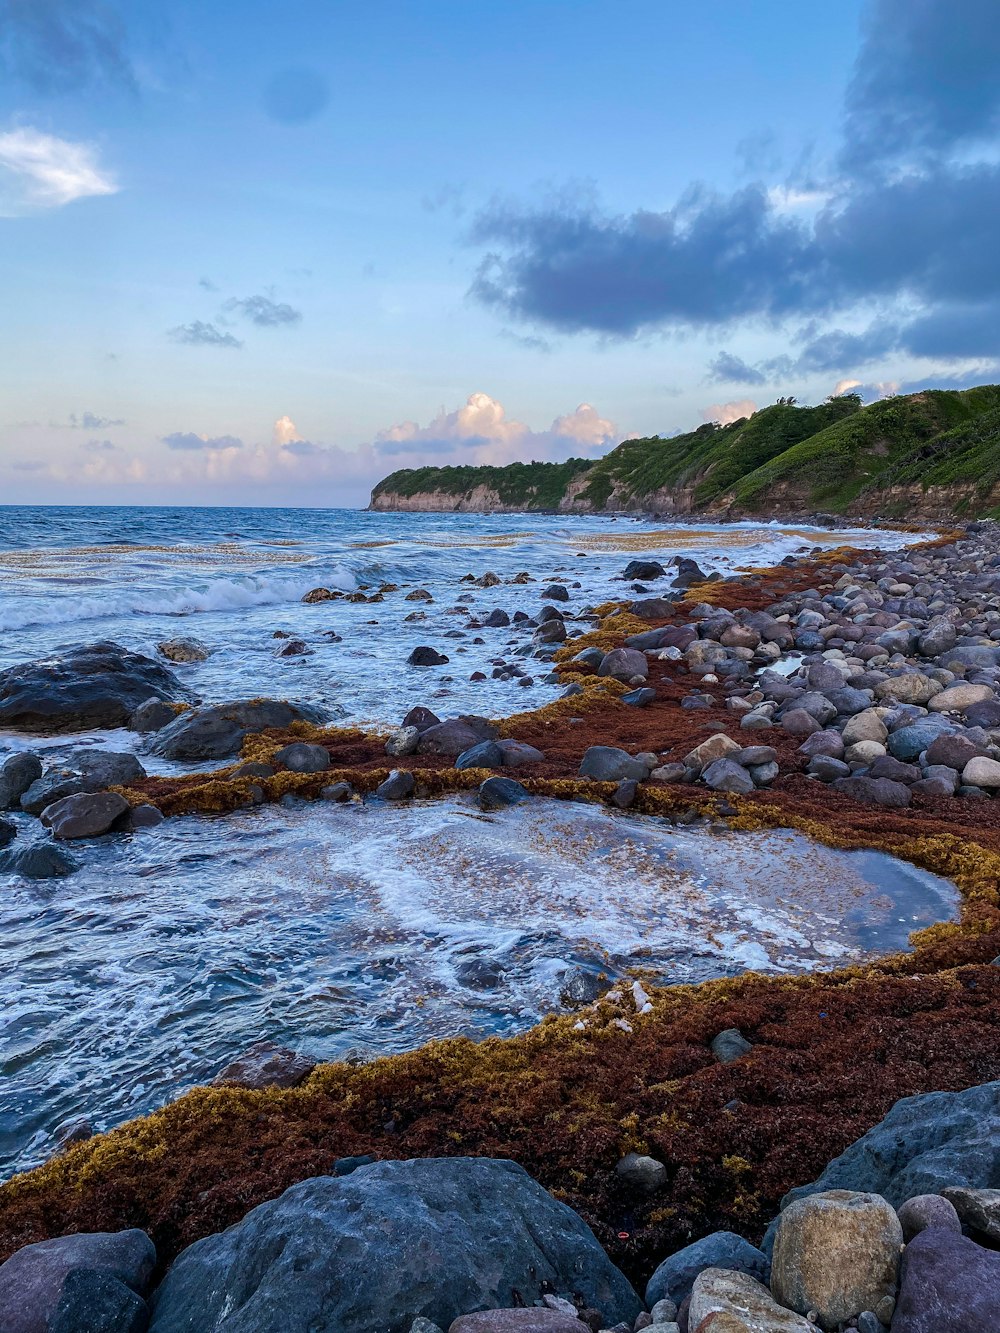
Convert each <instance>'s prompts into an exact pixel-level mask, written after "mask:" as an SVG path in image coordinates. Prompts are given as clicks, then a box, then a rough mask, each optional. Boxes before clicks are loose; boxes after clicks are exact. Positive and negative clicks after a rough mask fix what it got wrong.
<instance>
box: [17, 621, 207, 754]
mask: <svg viewBox="0 0 1000 1333" xmlns="http://www.w3.org/2000/svg"><path fill="white" fill-rule="evenodd" d="M183 697H184V690H183V689H182V687H181V684H180V682H179V681H178V679H177V677H176V676H175V675H174V674H173V673H172V672H171V671H169V670H167V668H166V667H164V666H161V665H160V663H159V662H154V661H153V659H152V658H151V657H144V656H143V655H142V654H141V653H131V652H129V651H128V650H127V649H125V648H123V647H122V646H121V645H120V644H117V643H110V642H102V643H93V644H89V645H87V646H83V647H76V648H70V649H67V650H66V651H65V652H63V653H60V654H58V655H53V656H51V657H45V658H40V659H38V660H37V661H34V662H25V663H22V665H21V666H16V667H10V668H9V669H8V670H6V671H0V728H9V729H11V730H15V731H40V732H46V733H52V732H66V731H89V730H92V729H96V728H100V727H123V726H125V724H126V723H127V722H128V720H129V718H130V717H131V716H132V714H133V713H134V712H135V710H136V709H137V708H138V707H139V705H140V704H143V703H145V702H146V701H147V700H148V699H151V698H156V699H167V700H169V699H180V698H183Z"/></svg>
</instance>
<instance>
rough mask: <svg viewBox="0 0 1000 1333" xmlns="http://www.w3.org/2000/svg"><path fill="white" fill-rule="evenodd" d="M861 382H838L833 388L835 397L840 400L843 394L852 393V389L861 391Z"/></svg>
mask: <svg viewBox="0 0 1000 1333" xmlns="http://www.w3.org/2000/svg"><path fill="white" fill-rule="evenodd" d="M860 388H861V381H860V380H838V381H837V383H836V384H835V385H834V386H833V397H834V398H839V397H840V395H841V394H842V393H850V391H851V389H860Z"/></svg>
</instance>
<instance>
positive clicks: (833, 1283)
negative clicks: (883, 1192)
mask: <svg viewBox="0 0 1000 1333" xmlns="http://www.w3.org/2000/svg"><path fill="white" fill-rule="evenodd" d="M902 1245H903V1228H902V1226H901V1225H900V1222H899V1218H898V1217H897V1216H896V1214H895V1212H894V1210H893V1208H892V1206H891V1205H890V1204H888V1203H887V1202H886V1201H885V1199H883V1198H882V1197H881V1196H880V1195H878V1194H867V1193H860V1192H858V1191H854V1190H826V1191H824V1192H822V1193H819V1194H813V1195H810V1196H809V1197H808V1198H804V1199H799V1200H797V1201H796V1202H795V1203H792V1204H790V1205H789V1206H788V1207H787V1208H786V1209H785V1210H784V1211H783V1212H782V1214H781V1217H780V1218H779V1219H778V1229H777V1232H776V1234H775V1238H774V1253H773V1254H772V1256H771V1291H772V1292H773V1293H774V1295H775V1297H776V1299H777V1300H778V1301H779V1302H780V1303H781V1304H782V1305H784V1306H785V1307H786V1308H788V1309H789V1310H794V1311H796V1313H798V1314H801V1315H805V1314H808V1313H809V1311H810V1310H815V1311H816V1315H817V1319H818V1322H819V1324H820V1327H821V1328H824V1329H835V1328H837V1327H838V1326H839V1325H840V1324H841V1323H844V1322H846V1321H847V1320H848V1319H853V1318H854V1317H855V1316H856V1315H859V1314H860V1313H861V1312H862V1311H863V1310H873V1309H874V1308H875V1306H876V1305H878V1303H879V1301H881V1300H882V1299H883V1298H884V1297H886V1296H892V1295H894V1294H895V1291H896V1280H897V1276H898V1272H899V1254H900V1250H901V1248H902Z"/></svg>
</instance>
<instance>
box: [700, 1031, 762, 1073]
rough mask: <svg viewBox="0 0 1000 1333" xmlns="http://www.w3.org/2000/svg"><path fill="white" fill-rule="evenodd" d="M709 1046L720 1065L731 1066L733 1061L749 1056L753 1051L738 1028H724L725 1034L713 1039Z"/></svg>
mask: <svg viewBox="0 0 1000 1333" xmlns="http://www.w3.org/2000/svg"><path fill="white" fill-rule="evenodd" d="M709 1045H710V1049H711V1052H712V1054H713V1055H714V1056H715V1058H716V1060H718V1062H719V1064H720V1065H731V1064H732V1063H733V1061H734V1060H739V1059H741V1058H742V1057H743V1056H744V1055H749V1054H750V1052H751V1051H752V1050H753V1046H752V1044H751V1043H750V1042H748V1041H747V1039H746V1037H744V1035H743V1033H742V1032H741V1031H740V1030H739V1028H726V1030H725V1032H720V1033H719V1035H718V1036H717V1037H713V1039H712V1041H711V1042H710V1044H709Z"/></svg>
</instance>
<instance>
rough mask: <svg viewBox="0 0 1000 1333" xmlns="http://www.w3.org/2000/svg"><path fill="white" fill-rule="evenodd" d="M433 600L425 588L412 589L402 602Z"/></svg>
mask: <svg viewBox="0 0 1000 1333" xmlns="http://www.w3.org/2000/svg"><path fill="white" fill-rule="evenodd" d="M433 600H434V598H433V597H432V596H431V595H430V593H429V592H428V591H427V589H426V588H414V589H413V591H412V592H408V593H407V594H406V596H405V597H404V598H403V601H404V602H433Z"/></svg>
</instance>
